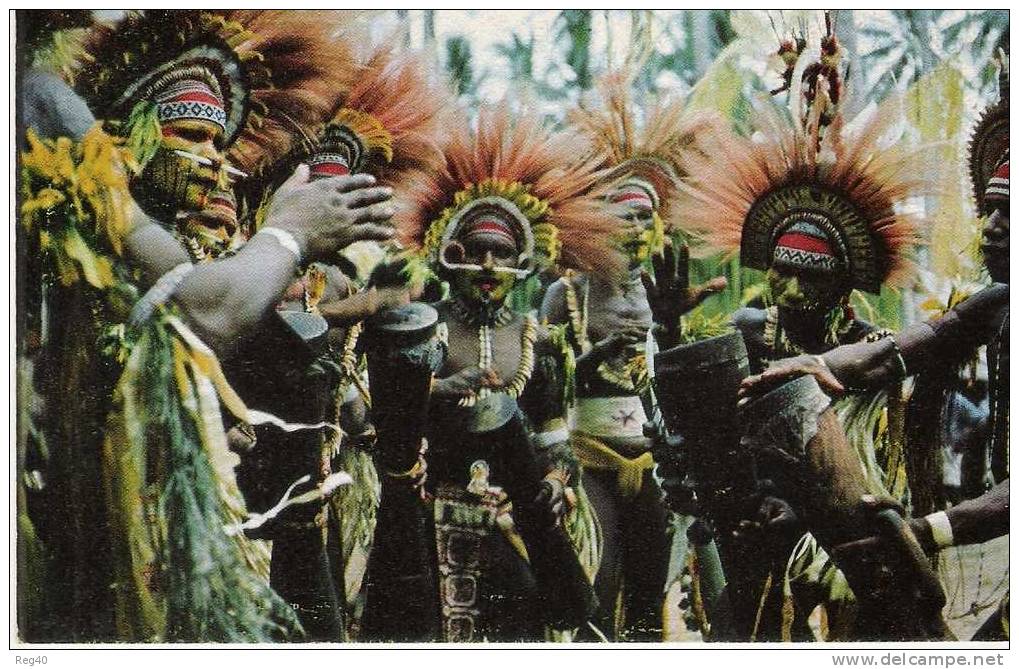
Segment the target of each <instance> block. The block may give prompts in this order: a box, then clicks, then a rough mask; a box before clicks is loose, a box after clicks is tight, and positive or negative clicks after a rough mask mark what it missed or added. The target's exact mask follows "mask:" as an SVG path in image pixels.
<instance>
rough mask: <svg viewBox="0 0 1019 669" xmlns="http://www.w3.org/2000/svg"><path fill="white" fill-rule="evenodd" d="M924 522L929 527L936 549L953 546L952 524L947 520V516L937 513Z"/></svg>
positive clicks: (941, 512)
mask: <svg viewBox="0 0 1019 669" xmlns="http://www.w3.org/2000/svg"><path fill="white" fill-rule="evenodd" d="M924 520H926V521H927V523H928V524H929V525H930V526H931V536H932V537H933V538H934V543H935V544H936V545H937V547H938V548H947V547H949V546H954V545H955V538H954V537H953V536H952V523H951V522H950V521H949V520H948V514H947V513H945V512H944V511H937V512H935V513H932V514H930V515H928V516H924Z"/></svg>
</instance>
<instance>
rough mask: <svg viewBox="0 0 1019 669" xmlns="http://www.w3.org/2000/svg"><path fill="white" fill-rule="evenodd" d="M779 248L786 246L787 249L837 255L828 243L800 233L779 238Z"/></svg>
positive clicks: (788, 233)
mask: <svg viewBox="0 0 1019 669" xmlns="http://www.w3.org/2000/svg"><path fill="white" fill-rule="evenodd" d="M777 246H785V247H786V248H790V249H798V250H800V251H810V252H812V253H824V254H825V255H830V256H833V255H835V254H834V253H832V250H831V245H830V244H829V243H828V242H827V241H825V240H823V239H818V238H817V237H812V236H811V235H805V234H803V233H800V232H787V233H785V234H784V235H782V236H781V237H779V238H778V244H777Z"/></svg>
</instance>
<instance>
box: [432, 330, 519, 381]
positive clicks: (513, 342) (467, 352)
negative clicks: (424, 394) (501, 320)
mask: <svg viewBox="0 0 1019 669" xmlns="http://www.w3.org/2000/svg"><path fill="white" fill-rule="evenodd" d="M446 327H447V331H448V344H449V355H448V356H447V358H446V363H445V365H444V366H443V369H442V373H441V374H440V376H444V377H445V376H449V375H452V374H456V373H457V372H459V371H461V370H464V369H467V368H470V367H477V366H478V363H479V361H480V360H481V352H482V348H483V347H484V346H485V337H484V336H483V334H482V333H481V328H480V327H478V326H477V325H470V324H467V323H461V322H459V321H456V320H453V319H449V320H447V321H446ZM522 335H523V321H522V319H521V318H520V317H514V319H513V320H512V321H510V322H509V323H507V324H506V325H503V326H501V327H498V328H495V327H493V328H489V329H488V338H489V340H490V342H491V350H492V365H491V366H492V368H493V369H495V370H496V371H497V372H498V373H499V376H500V377H501V378H503V379H509V378H512V377H513V374H514V373H515V372H516V369H517V365H518V364H519V362H520V355H521V350H522V346H521V338H522Z"/></svg>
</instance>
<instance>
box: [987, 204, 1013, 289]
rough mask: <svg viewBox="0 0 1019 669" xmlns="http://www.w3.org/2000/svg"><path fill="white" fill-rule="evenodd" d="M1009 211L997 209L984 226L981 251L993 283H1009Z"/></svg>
mask: <svg viewBox="0 0 1019 669" xmlns="http://www.w3.org/2000/svg"><path fill="white" fill-rule="evenodd" d="M1008 219H1009V216H1008V210H1007V209H1002V208H999V209H995V210H994V211H993V212H992V213H991V215H990V216H989V217H988V218H987V223H986V224H985V225H984V231H983V243H982V244H981V245H980V250H981V252H982V253H983V255H984V264H985V265H987V271H988V273H990V275H991V279H992V280H993V281H996V282H999V283H1008V274H1009V272H1008V228H1009V223H1008Z"/></svg>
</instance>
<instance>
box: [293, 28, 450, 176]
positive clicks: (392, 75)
mask: <svg viewBox="0 0 1019 669" xmlns="http://www.w3.org/2000/svg"><path fill="white" fill-rule="evenodd" d="M350 69H351V70H353V71H356V80H355V81H354V82H353V83H352V86H351V87H350V88H349V92H348V93H347V94H346V95H344V96H342V101H341V103H340V108H339V109H338V110H336V113H335V114H333V116H332V118H331V119H330V120H329V122H328V123H327V124H326V125H325V127H324V129H323V131H322V133H321V135H320V145H319V147H318V148H317V149H316V151H315V155H313V156H312V157H311V160H310V163H311V169H312V174H313V175H314V174H316V172H319V173H321V174H322V175H327V176H331V175H335V174H346V173H350V172H370V173H372V174H374V175H375V176H376V177H378V178H379V180H380V181H382V182H384V183H391V182H392V181H394V180H395V179H397V178H398V175H399V174H401V173H403V172H406V171H407V170H410V169H419V170H434V169H438V168H439V167H440V166H441V165H442V162H443V155H442V147H441V142H442V139H443V137H444V136H445V121H446V119H447V116H448V114H449V113H450V112H451V110H452V108H453V94H452V91H451V90H450V89H449V88H448V87H446V86H444V85H443V82H440V81H439V80H438V79H437V78H436V76H435V75H434V74H433V73H432V72H431V71H430V68H428V67H427V65H426V63H425V60H424V56H423V55H422V54H418V53H411V52H408V53H403V54H397V53H396V51H395V49H394V47H393V46H392V44H391V43H389V44H385V45H384V46H382V47H379V48H377V49H375V50H374V52H372V53H371V54H370V55H368V57H367V58H365V59H364V60H363V63H356V64H355V65H354V66H353V67H351V68H350Z"/></svg>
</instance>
